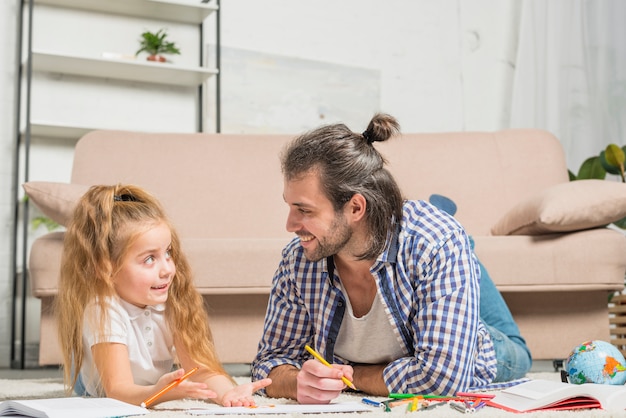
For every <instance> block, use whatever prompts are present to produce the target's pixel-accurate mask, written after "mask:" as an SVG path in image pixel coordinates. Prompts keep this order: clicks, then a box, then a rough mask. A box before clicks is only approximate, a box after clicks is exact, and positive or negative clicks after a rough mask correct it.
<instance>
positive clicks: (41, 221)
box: [30, 216, 61, 232]
mask: <svg viewBox="0 0 626 418" xmlns="http://www.w3.org/2000/svg"><path fill="white" fill-rule="evenodd" d="M30 226H31V228H32V229H33V231H34V230H35V229H37V228H39V227H40V226H44V227H45V228H46V229H47V230H48V232H51V231H54V230H55V229H58V228H59V227H60V226H61V225H59V224H58V223H56V222H54V221H53V220H52V219H50V218H47V217H45V216H36V217H34V218H33V219H32V220H31V221H30Z"/></svg>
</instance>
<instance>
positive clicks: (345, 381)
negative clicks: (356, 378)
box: [304, 345, 356, 390]
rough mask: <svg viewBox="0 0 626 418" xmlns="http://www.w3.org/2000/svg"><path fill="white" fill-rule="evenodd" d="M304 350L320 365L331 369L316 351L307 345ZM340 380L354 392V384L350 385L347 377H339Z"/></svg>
mask: <svg viewBox="0 0 626 418" xmlns="http://www.w3.org/2000/svg"><path fill="white" fill-rule="evenodd" d="M304 348H305V349H306V351H308V352H309V353H311V355H312V356H313V357H315V358H316V359H318V360H319V362H320V363H322V364H323V365H325V366H328V367H331V368H332V367H333V366H331V365H330V363H329V362H327V361H326V359H325V358H324V357H322V356H321V354H320V353H318V352H317V351H315V350H314V349H312V348H311V347H309V346H308V345H305V346H304ZM341 380H342V381H343V383H345V384H346V385H347V386H348V387H349V388H350V389H352V390H356V387H355V386H354V383H352V382H351V381H349V380H348V378H347V377H345V376H341Z"/></svg>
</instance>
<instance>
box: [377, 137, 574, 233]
mask: <svg viewBox="0 0 626 418" xmlns="http://www.w3.org/2000/svg"><path fill="white" fill-rule="evenodd" d="M376 147H377V148H378V150H379V151H380V152H381V153H382V154H383V155H384V156H386V157H387V160H388V162H389V170H390V171H391V172H392V173H393V174H394V176H395V178H396V180H397V181H398V183H399V184H400V187H401V189H402V191H403V193H404V195H405V197H407V198H409V199H424V200H428V198H429V197H430V195H432V194H440V195H444V196H446V197H448V198H450V199H452V200H453V201H454V202H455V203H456V205H457V208H458V211H457V213H456V215H455V217H456V218H457V219H458V220H459V221H460V222H461V224H463V226H464V227H465V228H466V229H467V230H468V231H469V232H470V233H471V234H473V235H489V231H490V229H491V227H492V226H493V225H494V224H495V223H496V222H497V221H498V220H499V219H500V217H501V216H502V215H504V213H506V211H508V210H509V209H510V208H512V207H514V206H515V205H516V204H518V203H519V202H520V201H521V200H523V199H525V198H527V197H530V196H532V195H534V194H536V193H537V192H538V191H540V190H543V189H545V188H547V187H550V186H553V185H555V184H558V183H563V182H567V181H568V180H569V178H568V174H567V165H566V162H565V153H564V151H563V147H562V145H561V143H560V142H559V141H558V139H557V138H556V137H554V136H553V135H552V134H550V133H548V132H546V131H542V130H535V129H511V130H503V131H497V132H455V133H434V134H403V135H402V136H401V137H399V138H392V139H391V140H389V141H387V142H384V143H377V144H376Z"/></svg>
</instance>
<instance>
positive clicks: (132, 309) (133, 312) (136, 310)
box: [118, 298, 165, 319]
mask: <svg viewBox="0 0 626 418" xmlns="http://www.w3.org/2000/svg"><path fill="white" fill-rule="evenodd" d="M118 301H119V303H120V305H121V306H122V307H123V308H124V309H125V310H126V312H128V316H129V317H130V318H131V319H135V318H137V317H139V316H141V315H143V313H144V312H145V311H152V312H157V313H161V312H163V311H165V304H164V303H159V304H158V305H154V306H151V305H147V306H146V307H145V308H140V307H139V306H137V305H133V304H132V303H129V302H126V301H125V300H123V299H122V298H118Z"/></svg>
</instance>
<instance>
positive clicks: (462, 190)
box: [71, 130, 568, 239]
mask: <svg viewBox="0 0 626 418" xmlns="http://www.w3.org/2000/svg"><path fill="white" fill-rule="evenodd" d="M291 138H293V135H256V134H255V135H232V134H191V133H186V134H163V133H135V132H122V131H94V132H91V133H89V134H87V135H85V136H84V137H83V138H81V139H80V141H79V142H78V144H77V146H76V151H75V155H74V166H73V170H72V179H71V182H72V183H77V184H86V185H92V184H114V183H134V184H137V185H140V186H143V187H145V188H147V189H148V190H150V191H151V192H152V193H154V194H155V195H156V196H157V197H158V198H159V199H160V200H161V202H162V203H163V204H164V206H165V208H166V209H167V211H168V213H169V215H170V217H171V218H172V220H173V221H174V223H175V225H176V227H177V229H178V231H179V233H180V235H181V237H185V238H229V239H237V238H289V237H291V236H292V235H291V234H289V233H287V232H286V231H285V221H286V216H287V206H286V205H285V203H284V202H283V199H282V188H283V180H282V175H281V173H280V162H279V155H280V152H281V150H282V148H283V147H284V145H285V144H286V143H287V142H288V141H289V140H290V139H291ZM375 146H376V147H377V149H379V150H380V151H381V153H382V154H383V155H384V156H385V157H386V158H387V160H388V162H389V165H388V167H389V169H390V171H391V172H392V173H393V174H394V176H395V177H396V179H397V180H398V183H399V184H400V187H401V189H402V190H403V193H404V195H405V197H407V198H410V199H426V200H427V199H428V198H429V196H430V195H431V194H441V195H444V196H447V197H449V198H451V199H452V200H453V201H454V202H455V203H456V204H457V206H458V212H457V214H456V217H457V218H458V219H459V220H460V221H461V223H462V224H463V225H464V226H465V227H466V228H467V230H468V231H469V232H470V233H472V234H474V235H488V234H489V230H490V228H491V226H492V225H493V224H494V223H495V222H496V221H497V220H498V219H499V218H500V217H501V216H502V215H503V214H504V213H505V212H506V211H507V210H508V209H509V208H511V207H513V206H515V205H516V204H517V203H518V202H519V201H520V200H522V199H524V198H525V197H528V196H531V195H532V194H534V193H536V192H537V191H539V190H542V189H544V188H547V187H549V186H552V185H554V184H558V183H562V182H566V181H568V177H567V166H566V163H565V156H564V152H563V149H562V146H561V144H560V143H559V141H558V140H557V139H556V138H555V137H554V136H553V135H551V134H549V133H548V132H545V131H541V130H505V131H499V132H459V133H428V134H403V135H402V136H400V137H398V138H392V139H391V140H389V141H387V142H384V143H376V144H375ZM225 219H227V220H228V221H224V220H225Z"/></svg>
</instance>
